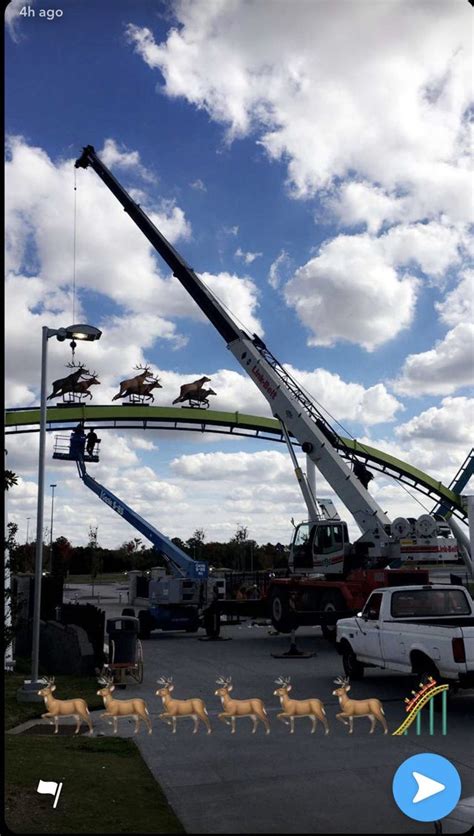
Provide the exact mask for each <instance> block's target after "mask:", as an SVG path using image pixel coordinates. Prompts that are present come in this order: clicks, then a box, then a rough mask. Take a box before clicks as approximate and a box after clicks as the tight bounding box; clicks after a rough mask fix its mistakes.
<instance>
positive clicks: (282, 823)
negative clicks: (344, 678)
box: [117, 623, 474, 834]
mask: <svg viewBox="0 0 474 836" xmlns="http://www.w3.org/2000/svg"><path fill="white" fill-rule="evenodd" d="M222 635H223V636H226V637H230V638H231V640H230V641H217V642H208V641H200V639H199V637H198V636H197V635H189V634H184V633H168V634H167V633H159V632H157V633H154V634H152V637H151V639H150V640H148V641H146V642H144V643H143V644H144V659H145V677H144V682H143V684H142V685H141V686H136V685H133V684H130V685H129V686H128V687H127V689H126V691H125V692H124V696H125V694H127V696H128V694H129V693H130V695H131V694H132V691H133V693H134V694H135V693H136V695H137V696H138V695H139V694H140V695H141V696H143V697H145V699H147V702H148V707H149V710H150V713H151V716H152V720H153V735H152V736H148V735H145V733H144V732H141V733H140V734H139V735H138V736H137V738H136V741H137V744H138V746H139V748H140V751H141V752H142V755H143V757H144V759H145V761H146V763H147V764H148V766H149V768H150V770H151V772H152V773H153V775H154V776H155V777H156V779H157V780H158V781H159V782H160V784H161V786H162V787H163V789H164V791H165V792H166V794H167V797H168V800H169V802H170V803H171V805H172V806H173V807H174V809H175V811H176V813H177V814H178V816H179V817H180V819H181V821H182V822H183V825H184V827H185V828H186V830H187V831H188V832H193V833H374V834H376V833H381V834H382V833H383V834H388V833H433V832H434V828H433V826H432V825H426V824H421V823H418V822H415V821H412V820H411V819H408V818H406V817H405V816H404V815H403V814H402V813H401V812H400V811H399V809H398V807H397V806H396V804H395V802H394V800H393V797H392V790H391V787H392V780H393V776H394V773H395V772H396V770H397V768H398V766H399V765H400V764H401V763H402V762H403V761H404V760H405V759H406V758H407V757H409V756H411V755H413V754H416V753H418V752H435V753H438V754H441V755H444V756H445V757H447V758H449V759H450V760H451V761H452V762H453V763H454V765H455V766H456V768H457V769H458V771H459V774H460V776H461V780H462V782H463V792H462V795H463V796H468V795H472V794H473V793H474V694H472V692H471V693H470V694H467V693H466V694H464V695H460V696H459V697H457V698H455V699H454V700H453V702H452V705H451V706H450V707H449V713H448V734H447V735H446V736H445V737H443V736H442V735H441V728H440V723H439V721H438V722H436V724H435V735H434V736H430V735H429V733H428V720H427V717H426V718H425V719H424V730H423V731H422V734H421V735H420V736H416V734H415V732H414V731H412V730H410V732H409V734H408V735H406V736H402V737H393V736H391V734H388V735H384V734H383V733H382V730H381V728H380V727H379V726H377V728H376V731H375V733H374V734H372V735H370V734H369V733H368V732H369V721H368V720H367V719H366V718H360V719H358V720H357V721H356V722H355V724H354V733H353V735H349V734H348V728H347V727H346V726H344V725H342V724H341V723H340V722H338V721H337V720H336V713H337V712H338V710H339V706H338V703H337V698H336V697H334V696H332V691H333V690H334V688H335V685H334V683H333V680H334V679H335V677H336V676H337V675H339V674H341V673H342V666H341V661H340V657H339V656H338V655H337V653H336V651H335V649H334V648H333V647H332V646H331V645H329V644H328V643H327V642H326V641H325V640H324V639H323V638H322V636H321V634H320V630H319V628H303V629H301V630H299V631H298V636H297V638H298V645H299V646H300V647H301V649H303V650H310V651H316V656H314V657H312V658H309V659H275V658H273V657H272V655H271V654H272V653H275V652H277V653H278V652H282V651H286V650H287V649H288V645H289V638H288V636H282V635H280V636H271V635H269V632H268V628H266V627H255V626H253V627H252V626H249V623H243V624H242V625H240V627H237V626H232V627H224V628H223V630H222ZM162 675H166V676H172V677H173V681H174V685H175V689H174V692H173V696H174V697H176V698H177V699H187V698H189V697H201V698H202V699H203V700H204V701H205V703H206V706H207V709H208V712H209V716H210V721H211V724H212V734H210V735H207V734H206V733H205V729H204V727H202V726H201V727H200V728H199V732H198V734H196V735H193V734H192V721H191V720H190V719H186V718H185V719H182V720H179V721H178V724H177V732H176V734H173V733H172V730H171V727H170V726H168V725H167V724H164V723H163V722H162V721H160V720H159V719H158V714H159V713H160V711H161V710H162V708H161V705H160V702H159V698H158V697H156V696H155V690H156V688H157V685H156V680H157V679H158V677H159V676H162ZM219 675H223V676H231V677H232V681H233V683H234V689H233V692H232V696H235V697H236V698H237V699H238V698H243V699H245V698H249V697H260V698H261V699H262V700H263V701H264V703H265V706H266V708H267V712H268V715H269V719H270V724H271V732H270V734H269V735H266V734H265V733H264V729H263V727H262V726H261V725H259V727H258V729H257V733H256V734H252V733H251V722H250V720H248V719H246V718H242V719H240V720H238V721H237V729H236V733H235V735H232V734H231V729H230V727H228V726H227V725H224V724H223V723H221V722H220V721H219V720H218V719H217V714H218V712H219V711H220V710H221V706H220V701H219V698H218V697H216V696H215V695H214V691H215V690H216V687H217V686H216V678H217V677H218V676H219ZM279 675H286V676H291V680H292V683H293V690H292V694H291V696H293V697H294V698H296V699H304V698H307V697H310V696H311V697H317V698H319V699H321V700H322V701H323V703H324V705H325V708H326V713H327V717H328V721H329V725H330V733H329V735H327V736H325V735H324V733H323V729H322V727H321V725H320V724H318V728H317V731H316V733H315V734H310V722H309V720H308V719H300V720H297V722H296V724H295V733H294V734H293V735H291V734H290V733H289V732H290V730H289V727H288V726H286V725H284V724H283V723H281V722H280V721H278V720H277V718H276V714H277V713H278V711H280V710H281V709H280V705H279V701H278V698H277V697H275V696H273V691H274V689H275V687H276V686H275V682H274V681H275V679H276V678H277V676H279ZM413 685H414V683H413V679H412V678H410V677H406V676H401V675H396V674H395V675H394V674H389V673H385V672H383V671H376V670H373V671H370V672H369V673H368V674H367V676H366V678H365V679H364V680H362V681H360V682H357V683H356V682H354V683H353V686H352V690H351V696H352V697H354V698H356V699H358V698H360V699H364V698H367V697H378V698H379V699H381V700H382V702H383V705H384V710H385V714H386V718H387V723H388V726H389V731H390V732H392V731H394V730H395V728H396V727H397V726H398V725H399V724H400V723H401V721H402V720H403V718H404V716H405V715H404V706H403V699H404V697H405V696H408V695H409V694H410V691H411V689H412V687H413ZM117 696H120V694H117Z"/></svg>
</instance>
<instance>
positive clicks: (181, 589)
mask: <svg viewBox="0 0 474 836" xmlns="http://www.w3.org/2000/svg"><path fill="white" fill-rule="evenodd" d="M53 458H55V459H63V460H69V461H75V462H76V464H77V470H78V473H79V476H80V477H81V479H82V481H83V482H84V484H85V485H86V486H87V487H88V488H89V489H90V490H91V491H93V492H94V493H95V494H96V495H97V496H98V497H99V499H101V500H102V502H104V503H105V504H106V505H108V507H109V508H111V509H112V510H113V511H115V513H116V514H118V515H119V516H120V517H122V519H123V520H126V521H127V522H128V523H130V525H133V527H134V528H135V529H136V530H137V531H139V532H140V534H143V536H144V537H146V538H147V540H150V542H151V543H152V544H153V546H154V548H155V550H156V552H157V553H158V554H160V555H162V556H163V557H164V559H165V561H166V564H167V567H168V570H169V572H170V574H169V575H163V576H162V577H160V578H158V579H157V580H151V581H150V583H149V588H148V595H149V602H150V604H149V608H148V609H147V610H141V611H140V612H139V613H138V618H139V620H140V634H141V637H142V638H148V637H149V635H150V632H151V631H152V630H154V629H161V630H186V632H195V631H196V630H197V629H198V628H199V623H200V614H201V610H202V608H203V607H204V606H205V605H206V602H207V578H208V575H209V567H208V564H207V563H205V562H203V561H197V560H193V559H192V558H191V557H189V556H188V555H187V554H185V553H184V552H183V551H182V550H181V549H180V548H179V547H178V546H175V544H174V543H172V542H171V540H169V539H168V538H167V537H165V535H164V534H162V533H161V532H160V531H158V529H156V528H155V527H154V526H153V525H151V524H150V523H149V522H147V520H145V519H143V517H141V516H140V514H137V512H136V511H134V510H133V509H132V508H130V507H129V506H128V505H126V504H125V502H123V501H122V500H121V499H119V498H118V497H117V496H115V494H113V493H112V492H111V491H109V490H107V488H104V486H103V485H101V484H100V482H97V480H96V479H94V478H93V477H92V476H90V475H89V473H88V472H87V469H86V464H85V462H86V461H96V462H97V461H98V460H99V457H98V455H97V454H94V455H93V456H89V455H88V454H87V453H83V452H82V451H81V450H79V449H73V448H71V447H70V446H69V447H66V446H65V444H64V442H63V440H62V437H61V436H59V437H58V438H57V439H56V445H55V450H54V453H53Z"/></svg>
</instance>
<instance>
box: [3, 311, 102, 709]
mask: <svg viewBox="0 0 474 836" xmlns="http://www.w3.org/2000/svg"><path fill="white" fill-rule="evenodd" d="M101 334H102V332H101V331H99V329H98V328H94V327H93V326H92V325H70V326H69V328H58V329H54V328H48V327H47V326H46V325H44V326H43V328H42V329H41V388H40V426H39V453H38V502H37V511H36V554H35V592H34V605H33V643H32V650H31V681H30V682H28V681H26V682H25V683H24V685H23V688H22V689H20V690H21V695H20V692H19V693H18V698H19V699H20V700H26V701H38V695H37V692H38V674H39V645H40V629H41V580H42V574H43V518H44V473H45V451H46V385H47V381H46V378H47V368H48V340H49V338H50V337H57V339H58V340H59V342H64V340H66V339H72V340H75V339H78V340H87V341H89V342H91V341H93V340H98V339H100V337H101Z"/></svg>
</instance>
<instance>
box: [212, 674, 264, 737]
mask: <svg viewBox="0 0 474 836" xmlns="http://www.w3.org/2000/svg"><path fill="white" fill-rule="evenodd" d="M216 685H218V686H219V687H218V689H217V691H216V692H215V696H216V697H220V698H221V702H222V708H223V709H224V711H222V712H221V713H220V714H218V715H217V716H218V718H219V720H221V721H222V722H223V723H227V725H228V726H232V734H235V721H236V719H237V718H238V717H250V718H251V720H252V723H253V729H252V734H255V732H256V731H257V724H258V721H259V720H260V722H261V723H263V725H264V726H265V733H266V734H270V723H269V722H268V717H267V712H266V711H265V706H264V704H263V702H262V700H259V699H255V698H254V699H250V700H234V699H232V697H231V696H230V691H232V688H233V685H232V678H231V677H230V676H229V677H227V678H226V679H224V677H223V676H220V677H219V678H218V679H217V680H216Z"/></svg>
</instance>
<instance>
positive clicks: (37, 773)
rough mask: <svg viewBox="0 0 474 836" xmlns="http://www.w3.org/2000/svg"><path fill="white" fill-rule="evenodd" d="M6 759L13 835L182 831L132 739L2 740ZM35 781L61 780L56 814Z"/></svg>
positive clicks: (7, 810) (9, 737)
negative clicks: (39, 792) (38, 790)
mask: <svg viewBox="0 0 474 836" xmlns="http://www.w3.org/2000/svg"><path fill="white" fill-rule="evenodd" d="M5 760H6V773H5V822H6V824H7V825H8V827H9V828H10V830H11V831H13V833H184V830H183V828H182V826H181V824H180V822H179V821H178V819H177V818H176V816H175V815H174V813H173V811H172V809H171V807H170V806H169V805H168V803H167V801H166V798H165V796H164V794H163V792H162V790H161V789H160V787H159V785H158V784H157V783H156V781H155V780H154V778H153V776H152V774H151V772H150V771H149V769H148V767H147V766H146V764H145V763H144V761H143V760H142V758H141V756H140V753H139V751H138V749H137V747H136V745H135V743H134V742H133V741H131V740H121V739H120V738H117V739H115V740H113V739H110V738H107V737H104V738H84V737H76V738H75V737H69V736H68V737H61V736H57V737H55V738H53V737H40V736H38V737H35V736H25V737H22V736H13V735H7V736H6V743H5ZM40 778H41V780H43V781H55V782H56V783H58V782H60V781H61V782H62V783H63V787H62V792H61V795H60V797H59V801H58V806H57V807H56V809H53V801H54V798H53V796H52V795H39V794H38V793H37V792H36V787H37V785H38V780H39V779H40Z"/></svg>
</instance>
